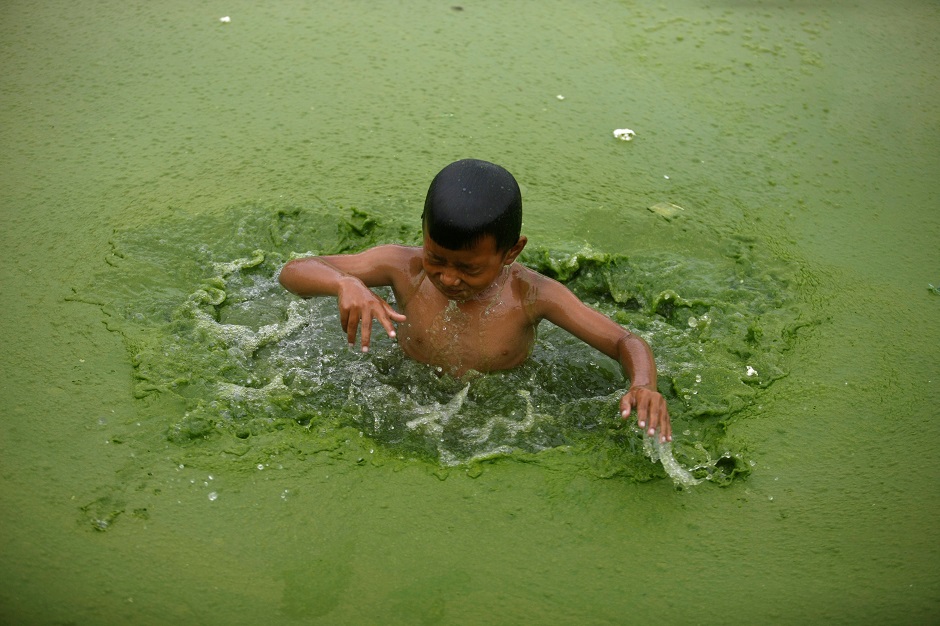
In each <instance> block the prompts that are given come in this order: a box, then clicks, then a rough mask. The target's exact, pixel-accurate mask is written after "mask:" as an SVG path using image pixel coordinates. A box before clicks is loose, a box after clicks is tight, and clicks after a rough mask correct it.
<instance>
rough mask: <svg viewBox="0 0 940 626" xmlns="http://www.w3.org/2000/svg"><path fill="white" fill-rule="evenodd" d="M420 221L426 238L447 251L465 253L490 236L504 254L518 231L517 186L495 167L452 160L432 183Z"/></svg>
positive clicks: (470, 160) (519, 206)
mask: <svg viewBox="0 0 940 626" xmlns="http://www.w3.org/2000/svg"><path fill="white" fill-rule="evenodd" d="M421 222H422V224H423V225H424V231H425V233H426V234H427V235H428V236H429V237H430V238H431V239H432V240H433V241H434V242H435V243H437V244H438V245H440V246H442V247H444V248H447V249H449V250H466V249H468V248H471V247H473V246H474V245H475V244H477V243H479V242H480V241H481V240H482V239H483V238H484V237H486V236H487V235H491V236H492V237H493V238H494V239H495V240H496V249H497V250H498V251H499V252H505V251H506V250H508V249H509V248H511V247H512V246H514V245H515V244H516V242H518V241H519V233H520V232H521V230H522V194H521V193H520V191H519V184H518V183H516V179H515V178H513V177H512V174H510V173H509V172H507V171H506V170H505V169H503V168H502V167H500V166H498V165H495V164H493V163H489V162H487V161H480V160H477V159H463V160H461V161H456V162H454V163H451V164H450V165H448V166H447V167H445V168H444V169H442V170H441V171H440V172H438V174H437V176H435V177H434V180H432V181H431V186H430V188H428V195H427V198H426V199H425V201H424V213H422V214H421Z"/></svg>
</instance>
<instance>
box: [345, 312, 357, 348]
mask: <svg viewBox="0 0 940 626" xmlns="http://www.w3.org/2000/svg"><path fill="white" fill-rule="evenodd" d="M345 328H346V341H347V342H349V345H350V346H353V345H355V344H356V331H358V330H359V313H358V312H351V313H350V314H349V317H348V318H347V321H346V324H345Z"/></svg>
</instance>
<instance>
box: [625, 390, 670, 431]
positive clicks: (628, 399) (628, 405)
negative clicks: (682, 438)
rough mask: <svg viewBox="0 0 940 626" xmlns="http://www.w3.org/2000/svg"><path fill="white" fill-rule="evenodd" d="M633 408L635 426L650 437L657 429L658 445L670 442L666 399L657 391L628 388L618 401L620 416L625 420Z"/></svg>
mask: <svg viewBox="0 0 940 626" xmlns="http://www.w3.org/2000/svg"><path fill="white" fill-rule="evenodd" d="M634 407H636V421H637V424H638V425H639V426H640V428H642V429H643V430H644V432H645V433H646V434H647V435H649V436H650V437H652V436H653V435H655V434H656V430H657V429H658V430H659V441H660V443H666V442H667V441H672V425H671V424H670V423H669V409H668V408H667V407H666V399H665V398H663V397H662V395H661V394H660V393H659V392H658V391H656V390H654V389H649V388H647V387H643V386H640V385H637V386H635V387H630V390H629V391H627V393H626V394H624V396H623V398H621V400H620V416H621V417H622V418H623V419H627V418H628V417H630V413H631V411H632V410H633V408H634Z"/></svg>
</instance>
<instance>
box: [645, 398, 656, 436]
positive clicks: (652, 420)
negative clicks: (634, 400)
mask: <svg viewBox="0 0 940 626" xmlns="http://www.w3.org/2000/svg"><path fill="white" fill-rule="evenodd" d="M646 415H647V417H648V418H649V420H648V424H649V429H648V430H647V431H646V434H647V435H649V436H650V437H652V436H653V435H655V434H656V429H657V428H659V404H658V403H656V402H655V401H653V400H649V401H648V404H647V409H646Z"/></svg>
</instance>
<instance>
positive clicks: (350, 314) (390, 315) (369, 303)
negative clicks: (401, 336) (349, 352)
mask: <svg viewBox="0 0 940 626" xmlns="http://www.w3.org/2000/svg"><path fill="white" fill-rule="evenodd" d="M337 298H338V300H339V322H340V324H342V326H343V330H345V331H346V337H347V339H348V341H349V345H350V347H352V346H354V345H356V334H357V332H358V331H359V323H360V322H362V351H363V352H368V351H369V343H370V342H371V340H372V321H373V320H378V321H379V323H380V324H381V325H382V327H383V328H385V332H387V333H388V336H389V337H391V338H392V339H394V338H395V324H394V322H404V321H405V319H407V318H406V317H405V316H404V315H402V314H401V313H399V312H397V311H396V310H395V309H393V308H392V306H391V305H390V304H389V303H388V302H386V301H385V300H383V299H382V298H380V297H378V296H377V295H375V293H373V292H372V290H371V289H369V288H368V287H366V285H365V283H363V282H362V281H361V280H359V279H358V278H355V277H352V276H347V277H345V278H343V279H342V280H340V283H339V290H338V293H337Z"/></svg>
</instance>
